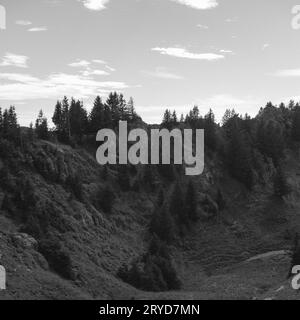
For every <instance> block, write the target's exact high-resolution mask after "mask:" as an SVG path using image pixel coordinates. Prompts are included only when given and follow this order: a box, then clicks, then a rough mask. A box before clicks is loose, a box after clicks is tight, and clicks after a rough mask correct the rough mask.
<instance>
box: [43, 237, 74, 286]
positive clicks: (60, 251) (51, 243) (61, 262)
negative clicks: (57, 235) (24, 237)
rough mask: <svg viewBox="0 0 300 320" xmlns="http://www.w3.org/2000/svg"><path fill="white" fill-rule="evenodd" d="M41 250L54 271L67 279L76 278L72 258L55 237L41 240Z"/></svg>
mask: <svg viewBox="0 0 300 320" xmlns="http://www.w3.org/2000/svg"><path fill="white" fill-rule="evenodd" d="M39 252H40V253H41V254H42V255H43V256H44V257H45V259H46V260H47V262H48V263H49V266H50V268H51V269H53V271H55V272H56V273H58V274H59V275H60V276H62V277H63V278H65V279H69V280H74V279H75V275H74V272H73V270H72V261H71V258H70V256H69V254H68V252H67V251H66V250H65V249H64V248H63V247H62V246H61V244H60V243H59V242H57V241H56V240H53V239H51V240H42V241H40V242H39Z"/></svg>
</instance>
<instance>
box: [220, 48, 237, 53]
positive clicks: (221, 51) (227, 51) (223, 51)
mask: <svg viewBox="0 0 300 320" xmlns="http://www.w3.org/2000/svg"><path fill="white" fill-rule="evenodd" d="M220 53H234V52H233V51H232V50H227V49H221V50H220Z"/></svg>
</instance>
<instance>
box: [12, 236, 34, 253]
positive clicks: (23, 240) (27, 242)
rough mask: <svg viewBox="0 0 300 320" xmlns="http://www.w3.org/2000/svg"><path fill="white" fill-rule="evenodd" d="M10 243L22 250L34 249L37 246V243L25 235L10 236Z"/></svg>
mask: <svg viewBox="0 0 300 320" xmlns="http://www.w3.org/2000/svg"><path fill="white" fill-rule="evenodd" d="M12 241H13V242H14V244H15V245H16V246H20V247H22V248H24V249H36V248H37V246H38V242H37V241H36V240H35V239H34V238H33V237H31V236H30V235H28V234H26V233H14V234H13V235H12Z"/></svg>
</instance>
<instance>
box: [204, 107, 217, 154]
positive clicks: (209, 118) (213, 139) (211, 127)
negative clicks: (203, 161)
mask: <svg viewBox="0 0 300 320" xmlns="http://www.w3.org/2000/svg"><path fill="white" fill-rule="evenodd" d="M204 129H205V145H206V146H207V147H209V148H210V149H211V150H215V149H216V145H217V135H216V123H215V115H214V113H213V111H212V110H211V109H210V110H209V112H208V114H207V115H206V116H205V125H204Z"/></svg>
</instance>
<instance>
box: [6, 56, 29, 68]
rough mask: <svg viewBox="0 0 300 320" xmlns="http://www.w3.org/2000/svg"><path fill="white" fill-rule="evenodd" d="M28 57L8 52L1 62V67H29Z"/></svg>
mask: <svg viewBox="0 0 300 320" xmlns="http://www.w3.org/2000/svg"><path fill="white" fill-rule="evenodd" d="M28 59H29V58H28V57H26V56H21V55H18V54H13V53H6V54H5V55H4V57H3V58H2V62H0V67H10V66H11V67H17V68H28V66H27V61H28Z"/></svg>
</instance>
